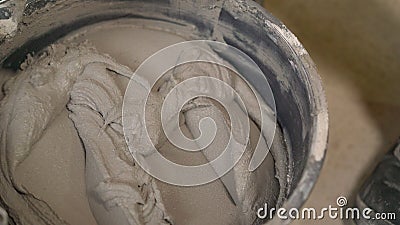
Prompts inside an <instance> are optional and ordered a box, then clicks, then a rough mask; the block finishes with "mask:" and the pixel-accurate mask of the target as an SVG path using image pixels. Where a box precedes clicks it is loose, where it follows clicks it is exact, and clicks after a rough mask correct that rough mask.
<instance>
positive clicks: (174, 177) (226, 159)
mask: <svg viewBox="0 0 400 225" xmlns="http://www.w3.org/2000/svg"><path fill="white" fill-rule="evenodd" d="M232 74H234V75H235V76H233V75H232ZM238 80H241V81H243V82H245V84H246V87H248V88H249V89H250V90H251V94H250V95H249V94H248V93H247V92H246V93H244V92H243V87H242V86H243V85H242V86H241V84H240V82H238ZM196 99H203V100H204V99H207V100H209V102H213V103H212V104H215V105H218V107H220V108H223V110H219V111H224V112H225V114H227V115H228V118H225V120H224V121H225V122H226V123H227V124H228V127H229V133H230V134H229V135H230V136H229V141H228V143H227V144H226V146H225V149H223V151H222V152H221V153H220V155H218V156H217V157H215V158H214V159H212V160H210V161H209V162H208V163H205V164H201V165H195V166H188V165H180V164H177V163H175V162H173V161H171V160H169V159H167V158H166V157H164V156H163V155H162V154H161V153H160V152H159V151H158V150H157V144H159V143H160V142H162V140H161V139H162V137H163V136H165V137H166V138H167V139H168V141H169V142H170V143H172V144H173V145H174V146H176V147H178V148H179V149H180V150H182V151H189V152H194V151H202V150H204V149H205V148H207V147H208V146H210V144H211V143H213V141H215V140H216V139H218V138H219V137H220V136H221V135H220V134H219V133H218V132H219V131H218V129H217V126H216V124H217V122H218V121H215V118H216V117H218V116H214V117H213V115H215V113H214V111H213V109H212V108H211V109H210V112H209V115H203V116H204V117H203V118H200V119H199V122H198V129H197V131H196V132H197V133H198V135H197V137H195V138H193V139H190V138H188V137H187V136H185V135H184V134H183V132H182V131H181V129H180V126H181V120H182V113H183V112H188V111H190V110H193V109H198V108H201V107H205V105H206V104H204V103H202V102H201V101H197V100H196ZM207 100H205V101H207ZM216 107H217V106H216ZM218 107H217V108H218ZM215 110H216V109H215ZM275 114H276V112H275V102H274V98H273V94H272V91H271V88H270V86H269V84H268V81H267V79H266V77H265V75H264V74H263V72H262V71H261V69H260V68H259V67H258V65H257V64H256V63H255V62H254V61H253V60H252V59H251V58H250V57H249V56H247V55H246V54H245V53H243V52H242V51H240V50H239V49H237V48H234V47H232V46H229V45H227V44H225V43H221V42H216V41H203V40H199V41H188V42H182V43H178V44H175V45H171V46H169V47H166V48H164V49H162V50H160V51H158V52H157V53H155V54H153V55H152V56H151V57H149V58H148V59H146V60H145V61H144V62H143V63H142V64H141V65H140V66H139V67H138V68H137V70H136V71H135V73H134V75H133V76H132V78H131V79H130V82H129V84H128V87H127V89H126V93H125V97H124V102H123V115H122V122H123V129H124V135H125V139H126V142H127V144H128V146H129V150H130V152H131V153H132V155H133V157H134V158H135V160H136V162H137V163H138V164H139V165H140V166H141V167H142V168H143V169H144V170H145V171H146V172H147V173H149V174H150V175H152V176H153V177H155V178H157V179H159V180H161V181H164V182H166V183H169V184H174V185H179V186H195V185H201V184H205V183H209V182H211V181H214V180H216V179H218V178H221V177H222V176H223V175H225V174H226V173H228V172H229V171H230V170H231V169H232V168H233V167H234V166H235V165H236V164H237V163H238V161H239V160H240V158H241V157H242V155H243V153H244V151H245V150H246V145H247V144H248V142H249V135H250V125H249V124H250V119H252V120H253V121H257V122H258V124H257V125H258V127H259V129H260V131H261V133H262V135H261V136H260V138H259V141H258V144H257V146H256V147H255V150H254V153H253V156H252V159H251V161H250V163H249V166H248V169H249V170H250V171H253V170H255V169H256V168H257V167H258V166H259V165H260V164H261V163H262V162H263V160H264V159H265V157H266V156H267V154H268V151H269V148H270V146H271V144H272V140H273V136H274V133H275V127H276V115H275ZM160 124H161V126H159V125H160ZM262 141H264V143H266V144H267V145H266V146H265V145H259V143H261V142H262ZM220 150H221V149H220Z"/></svg>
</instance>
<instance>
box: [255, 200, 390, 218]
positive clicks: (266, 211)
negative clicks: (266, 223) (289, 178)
mask: <svg viewBox="0 0 400 225" xmlns="http://www.w3.org/2000/svg"><path fill="white" fill-rule="evenodd" d="M346 206H347V198H346V197H343V196H341V197H338V198H337V200H336V205H329V206H328V207H324V208H321V209H316V208H313V207H306V208H302V209H297V208H291V209H286V208H278V209H277V208H274V207H271V208H269V206H268V204H267V203H265V204H264V207H261V208H259V209H258V210H257V216H258V218H260V219H272V218H273V217H275V216H276V217H278V218H279V219H281V220H322V219H332V220H335V219H340V220H359V219H365V220H395V219H396V213H393V212H385V213H382V212H381V213H377V212H374V211H373V210H372V209H371V208H364V209H359V208H356V207H353V208H352V207H346Z"/></svg>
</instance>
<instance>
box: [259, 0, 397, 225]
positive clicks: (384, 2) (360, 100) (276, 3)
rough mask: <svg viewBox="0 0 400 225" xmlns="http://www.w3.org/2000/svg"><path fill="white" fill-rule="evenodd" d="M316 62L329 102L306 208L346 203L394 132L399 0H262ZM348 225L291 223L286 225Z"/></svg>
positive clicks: (395, 121) (352, 200)
mask: <svg viewBox="0 0 400 225" xmlns="http://www.w3.org/2000/svg"><path fill="white" fill-rule="evenodd" d="M264 6H265V8H266V9H267V10H268V11H270V12H271V13H272V14H273V15H274V16H275V17H277V18H279V19H280V20H281V21H283V23H284V24H285V25H286V26H287V27H288V28H289V29H290V30H291V31H292V32H293V33H294V34H295V35H296V36H297V37H298V38H299V40H300V42H302V43H303V45H304V46H305V48H306V49H307V50H308V52H309V53H310V55H311V57H312V58H313V60H314V61H315V63H316V64H317V67H318V70H319V73H320V75H321V77H322V79H323V82H324V85H325V90H326V95H327V99H328V104H329V117H330V128H329V129H330V132H329V133H330V135H329V145H328V152H327V157H326V161H325V164H324V167H323V169H322V171H321V175H320V178H319V180H318V182H317V184H316V186H315V188H314V190H313V192H312V194H311V196H310V198H309V200H308V201H307V202H306V204H305V207H315V208H317V209H320V208H323V207H328V205H333V206H336V199H337V198H338V197H339V196H345V197H346V198H348V200H349V203H348V205H349V206H353V205H354V198H355V194H356V192H357V190H358V189H359V188H360V185H361V184H362V182H363V181H364V180H365V178H366V177H367V176H368V175H369V174H370V173H371V172H372V170H373V169H374V167H375V166H376V164H377V163H378V162H379V160H380V159H381V158H382V156H383V155H384V154H385V153H386V152H387V151H388V150H389V148H390V147H391V146H392V145H393V144H394V143H395V142H396V140H397V138H398V137H399V136H400V61H399V60H400V29H399V27H400V2H399V1H396V0H352V1H344V0H324V1H320V0H307V1H305V0H290V1H282V0H265V1H264ZM343 223H345V224H348V221H340V220H330V219H324V220H318V221H301V220H299V221H295V222H294V223H293V224H296V225H298V224H333V225H334V224H343Z"/></svg>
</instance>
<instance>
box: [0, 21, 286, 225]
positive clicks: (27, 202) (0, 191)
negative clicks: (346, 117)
mask: <svg viewBox="0 0 400 225" xmlns="http://www.w3.org/2000/svg"><path fill="white" fill-rule="evenodd" d="M160 27H163V29H161V28H160ZM173 30H174V29H173V28H171V27H169V25H168V26H167V25H165V24H159V23H155V22H147V21H144V20H133V21H132V20H119V21H112V22H105V23H101V24H96V25H92V26H89V27H86V28H83V29H81V30H79V31H77V32H75V33H73V34H71V35H70V36H68V37H66V38H64V39H63V40H60V41H59V43H56V44H53V45H51V46H49V47H48V48H46V49H45V50H43V51H42V52H41V53H38V54H36V55H34V56H28V59H27V60H26V62H25V63H24V64H23V65H21V70H20V71H18V72H16V73H15V74H14V73H12V72H9V71H0V73H1V76H0V85H1V87H2V92H1V94H0V100H1V102H0V127H1V133H0V135H1V136H0V137H1V148H0V151H1V153H0V154H1V156H2V157H1V158H0V163H1V176H0V196H1V203H2V205H4V208H5V209H6V210H7V211H8V213H9V215H10V216H11V218H12V220H13V221H14V222H15V223H16V224H87V225H89V224H100V225H102V224H104V225H109V224H119V225H124V224H127V225H132V224H137V225H142V224H178V225H180V224H193V225H196V224H246V225H247V224H259V223H261V221H259V220H258V219H257V218H256V209H257V208H259V207H261V206H263V205H264V203H268V205H273V206H280V205H281V204H282V202H283V201H284V198H285V195H286V174H287V171H286V168H287V158H286V157H287V156H286V147H285V141H284V137H283V135H282V132H281V129H280V128H279V127H277V131H276V135H275V138H274V141H273V143H272V148H271V151H270V152H271V153H270V154H268V156H267V158H266V159H265V161H264V162H263V164H262V165H261V166H260V167H259V168H258V169H257V170H256V171H254V172H249V171H248V170H247V166H248V163H249V160H250V158H251V156H252V153H253V151H254V146H255V144H256V143H257V141H258V138H259V137H260V134H261V133H260V130H259V128H258V127H259V124H258V123H259V121H257V119H254V118H253V120H252V122H251V124H250V125H251V132H250V141H249V143H247V149H246V152H245V154H244V155H243V157H242V158H241V160H240V161H239V163H238V164H237V165H236V166H235V167H234V169H233V170H232V171H233V172H232V173H233V177H234V180H235V183H236V191H237V193H238V196H239V203H238V204H237V205H235V204H234V203H233V201H232V200H231V198H230V196H229V194H228V193H227V192H226V190H225V188H224V185H223V183H222V182H221V180H216V181H214V182H211V183H208V184H206V185H201V186H196V187H180V186H174V185H170V184H166V183H164V182H161V181H158V180H156V179H154V178H152V177H151V176H150V175H148V174H147V173H146V172H145V171H144V170H143V169H142V168H141V167H140V166H139V165H138V164H137V163H135V160H134V159H133V157H132V156H131V154H130V152H129V150H128V146H127V144H126V143H125V139H124V135H123V129H122V120H121V117H122V102H123V96H124V91H125V89H126V86H127V84H128V82H129V79H130V78H131V75H132V74H133V71H134V70H135V69H136V68H137V67H138V66H139V65H140V63H141V62H143V61H144V60H145V59H146V58H147V57H149V56H150V55H151V54H153V53H155V52H156V51H158V50H160V49H162V48H163V47H166V46H169V45H171V44H174V43H178V42H181V41H184V40H187V39H188V38H187V36H185V35H182V34H179V32H172V31H173ZM196 68H197V69H198V70H199V71H201V72H202V73H203V75H206V76H216V77H220V78H222V79H223V80H227V81H228V82H231V83H232V84H233V86H235V88H237V89H239V92H242V93H244V94H245V93H248V91H249V90H248V89H247V88H246V85H244V82H243V81H240V80H237V79H236V80H235V78H234V76H233V75H232V74H230V73H229V72H228V71H222V73H219V74H218V73H217V74H215V73H214V72H215V71H216V69H215V68H213V66H212V65H211V66H210V65H209V66H207V65H202V66H199V67H194V69H196ZM180 71H182V72H180V73H177V74H172V75H168V73H167V74H166V75H167V76H169V77H170V78H168V79H166V82H165V83H163V84H161V85H160V87H161V88H160V89H159V90H155V91H153V92H154V95H155V96H158V97H157V98H155V103H157V101H161V99H162V98H163V97H165V95H166V93H168V90H170V89H171V88H173V85H174V84H175V83H174V82H171V81H176V79H178V80H183V79H187V78H189V77H190V76H191V74H187V73H185V72H184V71H185V70H180ZM220 72H221V71H220ZM246 99H247V100H248V101H249V103H248V104H249V105H250V106H251V105H252V103H251V102H252V101H254V98H252V97H249V98H246ZM158 103H159V102H158ZM192 103H193V104H194V105H195V106H201V107H188V108H187V109H186V110H185V111H184V112H183V114H182V115H183V117H184V122H183V123H182V126H181V130H182V131H183V133H184V134H185V135H187V136H188V137H195V136H197V135H198V130H197V129H198V128H197V126H198V122H199V119H201V118H202V117H204V116H211V117H212V118H213V119H214V120H215V121H216V123H217V127H218V131H220V130H222V133H219V134H218V135H219V136H218V140H216V141H214V142H213V143H212V144H211V145H210V146H209V147H207V149H205V150H204V152H196V153H188V152H184V151H181V150H180V149H178V148H177V147H175V146H174V145H172V144H171V143H170V142H169V141H168V140H166V139H165V137H163V134H162V133H160V132H158V131H159V130H161V124H160V123H159V120H160V119H159V118H158V117H157V115H154V118H153V120H151V121H153V122H154V124H153V125H152V126H151V127H152V128H150V135H151V134H152V133H154V134H156V135H155V136H154V137H155V138H154V139H155V140H154V141H155V143H156V144H157V146H158V147H159V149H158V150H159V151H160V152H161V153H162V154H163V155H164V156H165V157H167V158H169V159H170V160H172V161H174V162H176V163H180V164H185V165H195V164H202V163H207V162H208V161H210V160H211V159H212V158H213V157H215V156H216V155H218V154H219V152H218V151H217V150H216V149H221V148H222V147H223V146H224V144H226V141H227V134H228V133H229V127H228V126H227V125H226V124H227V122H228V119H227V118H226V116H225V115H224V111H223V110H221V109H220V107H219V106H218V104H216V103H215V102H213V101H210V100H208V99H205V98H197V99H195V100H193V102H192ZM246 104H247V102H246ZM153 122H152V123H153Z"/></svg>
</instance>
